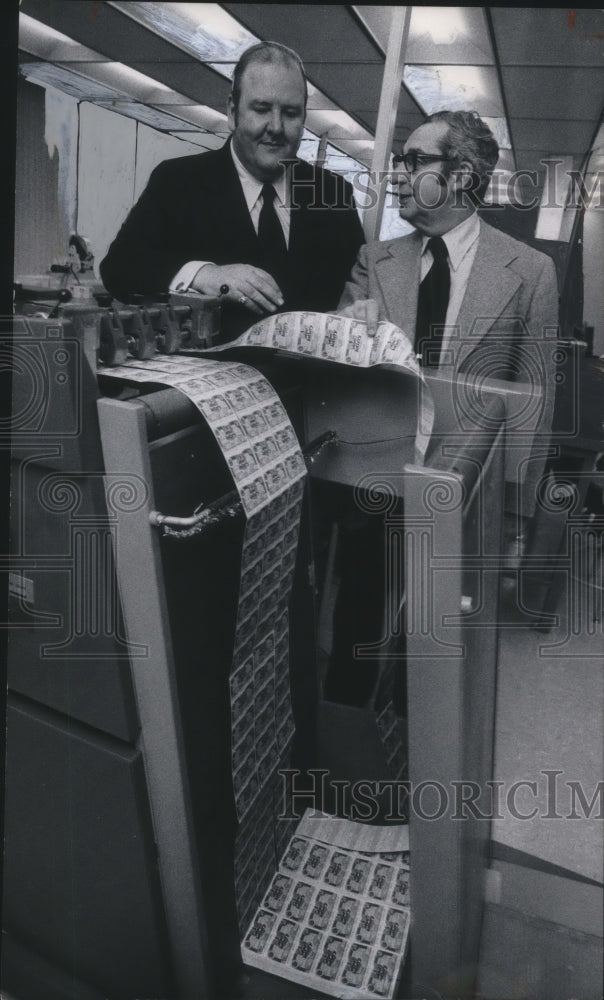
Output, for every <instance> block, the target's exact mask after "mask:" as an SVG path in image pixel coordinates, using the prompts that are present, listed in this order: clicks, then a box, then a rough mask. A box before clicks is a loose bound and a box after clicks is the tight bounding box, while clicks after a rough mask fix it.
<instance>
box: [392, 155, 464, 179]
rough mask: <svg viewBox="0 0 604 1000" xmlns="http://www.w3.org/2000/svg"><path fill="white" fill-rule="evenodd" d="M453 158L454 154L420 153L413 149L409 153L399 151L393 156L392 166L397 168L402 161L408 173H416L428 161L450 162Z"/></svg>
mask: <svg viewBox="0 0 604 1000" xmlns="http://www.w3.org/2000/svg"><path fill="white" fill-rule="evenodd" d="M452 159H453V157H452V156H443V154H442V153H418V152H417V151H416V150H415V149H412V150H411V152H409V153H397V155H396V156H393V157H392V166H393V167H394V169H395V170H396V168H397V167H398V166H400V164H401V163H402V164H404V167H405V170H406V171H407V173H408V174H414V173H415V171H416V170H417V168H418V167H422V166H424V165H425V164H426V163H438V162H439V161H440V162H441V163H448V162H450V161H451V160H452Z"/></svg>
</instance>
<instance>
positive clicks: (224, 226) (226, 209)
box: [212, 140, 258, 260]
mask: <svg viewBox="0 0 604 1000" xmlns="http://www.w3.org/2000/svg"><path fill="white" fill-rule="evenodd" d="M220 152H221V153H222V154H224V155H223V156H221V157H219V158H218V159H217V162H216V172H215V175H214V177H213V183H212V188H213V190H215V192H216V205H219V206H220V220H221V230H222V233H223V239H224V240H225V242H228V243H231V242H232V241H233V240H235V241H236V244H237V250H238V253H239V256H238V257H237V258H236V259H241V260H246V259H247V258H248V257H250V255H252V256H254V255H255V254H257V252H258V237H257V236H256V230H255V229H254V224H253V222H252V219H251V216H250V213H249V211H248V207H247V204H246V201H245V196H244V194H243V188H242V187H241V181H240V180H239V177H238V174H237V170H236V168H235V164H234V162H233V157H232V156H231V151H230V140H229V141H228V142H226V143H225V145H224V146H223V147H222V149H221V150H220Z"/></svg>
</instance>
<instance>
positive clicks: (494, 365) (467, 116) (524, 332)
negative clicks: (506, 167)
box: [340, 111, 558, 548]
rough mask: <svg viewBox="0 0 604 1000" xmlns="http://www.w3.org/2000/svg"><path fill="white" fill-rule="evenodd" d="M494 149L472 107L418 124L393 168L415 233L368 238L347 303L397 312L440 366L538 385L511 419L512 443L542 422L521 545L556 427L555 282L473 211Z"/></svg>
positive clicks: (521, 509) (515, 488)
mask: <svg viewBox="0 0 604 1000" xmlns="http://www.w3.org/2000/svg"><path fill="white" fill-rule="evenodd" d="M498 155H499V147H498V145H497V142H496V140H495V138H494V137H493V134H492V133H491V131H490V129H489V128H488V126H487V125H486V124H485V123H484V122H483V121H482V120H481V119H480V118H479V117H478V115H477V114H476V113H475V112H464V111H440V112H437V113H436V114H433V115H431V116H430V117H429V118H428V119H427V120H426V122H425V123H424V124H423V125H420V127H419V128H417V129H416V130H415V131H414V132H413V133H412V134H411V135H410V136H409V138H408V139H407V142H406V143H405V147H404V152H403V154H402V156H400V157H395V174H394V180H395V183H396V185H397V188H398V201H399V212H400V215H401V218H403V219H406V220H407V221H408V222H410V223H411V224H412V225H413V226H415V227H416V228H415V232H413V233H411V234H409V235H407V236H402V237H400V238H398V239H394V240H387V241H384V242H375V243H370V244H366V245H364V246H362V247H361V249H360V251H359V255H358V257H357V261H356V263H355V265H354V268H353V270H352V274H351V277H350V280H349V282H348V283H347V285H346V286H345V289H344V292H343V295H342V298H341V300H340V311H341V312H344V313H345V314H348V315H354V316H356V317H357V318H360V319H365V320H366V321H367V322H368V326H369V328H370V332H371V330H372V329H375V326H376V324H377V321H378V320H382V319H388V320H390V321H391V322H393V323H395V324H396V325H397V326H399V327H401V329H403V330H404V331H405V332H406V333H407V334H408V335H409V336H410V337H411V339H414V340H415V346H416V350H417V352H418V355H419V354H421V357H422V364H423V365H424V366H428V367H432V369H438V371H439V374H440V373H443V374H445V375H447V376H451V377H453V378H458V377H459V376H467V377H473V378H478V379H479V380H482V379H484V378H486V377H489V378H494V379H505V380H512V381H514V382H522V383H524V384H529V385H533V386H535V387H536V389H538V390H540V392H541V398H539V394H538V393H535V404H534V406H530V405H529V406H528V408H527V410H526V413H525V415H524V416H522V417H521V418H520V419H519V420H518V421H517V422H516V426H514V427H513V428H512V449H513V441H514V435H515V436H516V438H517V439H519V438H520V436H521V435H522V434H524V436H525V437H526V434H527V433H533V432H535V441H534V445H533V448H532V452H531V457H530V460H529V461H528V462H526V461H525V462H524V464H522V465H521V468H520V469H519V470H518V471H517V474H516V475H517V480H518V481H517V483H516V484H510V485H511V489H510V488H508V494H509V495H510V498H509V499H508V507H509V506H510V499H511V506H512V507H513V508H514V509H515V511H516V513H518V515H519V517H520V520H519V521H518V531H517V534H518V535H519V536H520V538H519V547H520V548H521V547H522V544H521V542H522V535H523V534H524V535H525V534H526V524H527V519H529V518H530V517H531V516H532V515H533V513H534V509H535V502H536V488H537V485H538V483H539V481H540V479H541V477H542V474H543V467H544V464H545V456H546V454H547V445H548V436H549V431H550V429H551V419H552V412H553V404H554V395H555V377H554V376H555V371H554V368H555V339H556V335H557V324H558V290H557V284H556V274H555V269H554V265H553V262H552V260H551V259H550V258H549V257H548V256H547V255H545V254H543V253H540V252H539V251H537V250H534V249H532V248H531V247H529V246H527V245H526V244H524V243H520V242H519V241H518V240H515V239H512V237H510V236H507V235H506V234H504V233H502V232H500V231H498V230H496V229H494V228H493V227H492V226H489V225H487V224H486V223H485V222H484V221H482V220H481V219H479V218H478V215H477V214H476V207H477V205H478V204H479V203H480V202H481V200H482V198H483V196H484V194H485V192H486V190H487V187H488V185H489V181H490V177H491V174H492V171H493V169H494V167H495V164H496V163H497V159H498ZM528 414H530V420H529V418H528ZM509 457H513V453H512V452H510V455H509ZM511 464H512V463H511V462H510V461H508V463H507V465H508V467H509V466H510V465H511ZM506 473H507V474H506V480H508V479H509V478H510V475H509V468H508V470H506ZM514 492H516V494H517V495H516V496H515V497H514V496H513V494H514Z"/></svg>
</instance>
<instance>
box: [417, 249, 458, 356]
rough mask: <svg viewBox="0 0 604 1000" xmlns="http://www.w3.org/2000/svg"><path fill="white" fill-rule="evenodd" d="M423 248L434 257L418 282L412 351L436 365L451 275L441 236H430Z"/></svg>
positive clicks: (445, 316) (445, 315)
mask: <svg viewBox="0 0 604 1000" xmlns="http://www.w3.org/2000/svg"><path fill="white" fill-rule="evenodd" d="M426 249H428V250H429V251H430V253H431V254H432V256H433V258H434V261H433V263H432V267H431V268H430V270H429V271H428V273H427V275H426V276H425V278H424V280H423V281H422V283H421V285H420V286H419V296H418V300H417V323H416V324H415V351H416V353H417V354H421V355H422V358H423V362H424V364H425V365H438V361H439V357H440V349H441V346H442V339H443V326H444V324H445V320H446V318H447V306H448V304H449V289H450V287H451V275H450V272H449V263H448V254H447V245H446V243H445V241H444V240H443V238H442V236H432V237H430V239H429V240H428V244H427V247H426Z"/></svg>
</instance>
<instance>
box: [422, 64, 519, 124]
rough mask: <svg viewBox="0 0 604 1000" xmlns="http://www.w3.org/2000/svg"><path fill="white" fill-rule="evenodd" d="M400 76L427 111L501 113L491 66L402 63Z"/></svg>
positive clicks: (428, 112) (495, 80) (497, 90)
mask: <svg viewBox="0 0 604 1000" xmlns="http://www.w3.org/2000/svg"><path fill="white" fill-rule="evenodd" d="M403 79H404V82H405V84H406V86H407V87H408V88H409V89H410V90H411V91H412V93H413V95H414V96H415V98H416V99H417V101H418V103H419V104H420V105H421V107H422V108H423V109H424V110H425V111H426V113H427V114H432V113H433V112H434V111H444V110H452V111H478V113H479V114H481V115H487V116H489V117H494V118H499V117H502V116H503V115H504V113H505V112H504V107H503V103H502V101H501V93H500V89H499V78H498V76H497V70H496V69H495V67H494V66H412V65H410V64H409V63H407V65H406V66H405V69H404V74H403Z"/></svg>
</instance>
